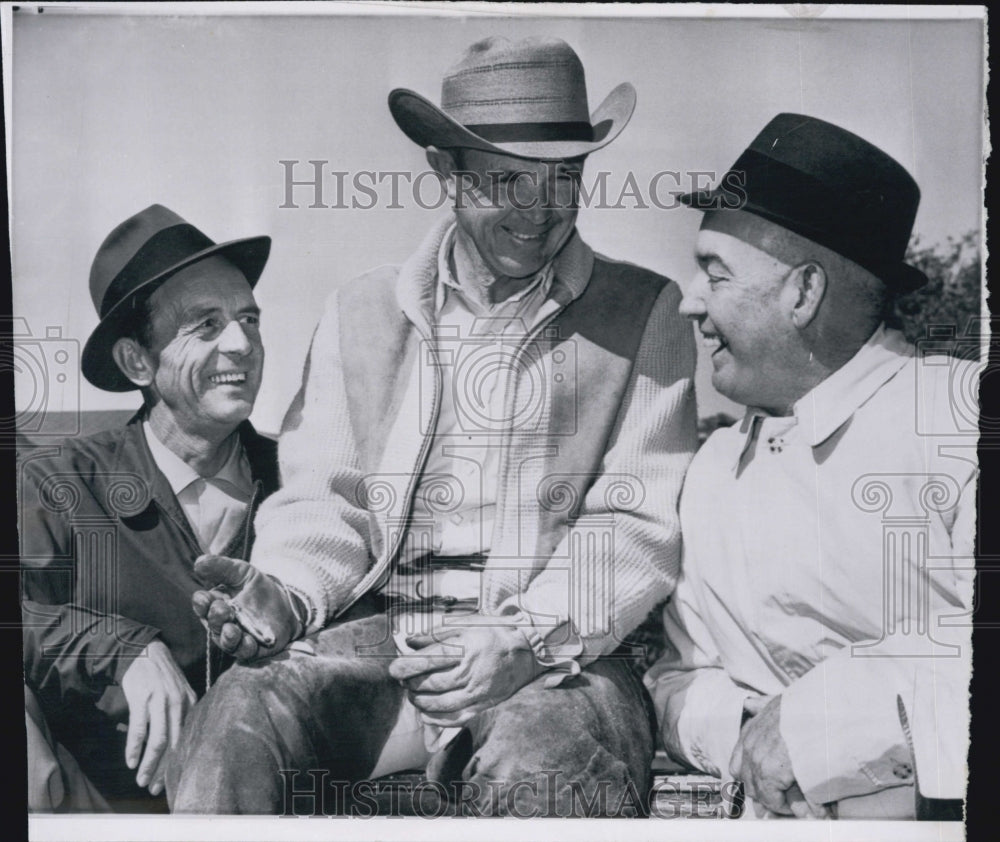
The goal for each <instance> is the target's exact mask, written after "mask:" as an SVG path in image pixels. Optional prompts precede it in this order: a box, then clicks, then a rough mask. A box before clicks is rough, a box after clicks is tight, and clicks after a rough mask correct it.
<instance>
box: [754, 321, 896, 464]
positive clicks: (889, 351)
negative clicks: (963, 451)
mask: <svg viewBox="0 0 1000 842" xmlns="http://www.w3.org/2000/svg"><path fill="white" fill-rule="evenodd" d="M912 358H913V346H912V345H911V344H910V343H909V342H907V341H906V339H905V337H904V336H903V334H902V333H901V332H900V331H898V330H894V329H892V328H887V327H886V326H885V324H880V325H879V326H878V328H877V329H876V330H875V332H874V333H873V334H872V335H871V336H870V337H869V339H868V341H867V342H866V343H865V344H864V345H862V346H861V348H860V349H859V350H858V352H857V353H856V354H855V355H854V356H853V357H851V359H849V360H848V361H847V362H846V363H845V364H844V365H842V366H841V367H840V368H838V369H837V370H836V371H835V372H833V374H831V375H830V376H829V377H827V378H826V379H825V380H823V381H822V382H821V383H818V384H817V385H816V386H814V387H813V388H812V389H811V390H810V391H809V392H807V393H806V394H805V395H803V396H802V397H801V398H799V400H797V401H796V402H795V404H794V405H793V407H792V416H793V417H791V418H789V419H787V423H788V424H789V425H791V424H795V425H796V426H797V427H798V430H799V435H800V436H801V437H802V439H803V440H804V441H806V442H807V443H808V444H809V446H810V447H818V446H819V445H821V444H822V443H823V442H825V441H826V440H827V439H828V438H830V436H832V435H833V434H834V433H835V432H837V430H839V429H840V428H841V427H843V426H844V424H846V423H847V422H848V421H849V420H850V419H851V418H852V417H853V415H854V413H855V412H857V410H858V409H859V408H861V407H862V406H863V405H864V404H865V403H867V401H868V400H869V399H870V398H871V397H872V396H873V395H874V394H875V393H876V392H877V391H878V390H879V389H880V388H881V387H882V386H883V385H885V383H887V382H888V381H889V380H891V379H892V378H893V377H894V376H895V375H896V374H897V373H898V372H899V370H900V369H901V368H903V366H905V365H906V364H907V362H909V361H910V360H911V359H912ZM770 417H771V416H769V415H768V413H766V412H765V411H764V410H762V409H759V408H758V407H752V406H751V407H747V410H746V414H745V416H744V418H743V421H742V422H741V424H740V428H739V429H740V435H741V436H742V437H743V447H741V448H740V456H739V458H738V459H737V467H738V466H739V464H740V463H741V462H742V460H743V458H744V456H745V455H746V453H747V450H748V448H749V447H750V445H751V444H752V442H753V438H754V436H755V435H756V434H757V431H758V429H759V428H760V426H761V424H762V423H764V419H767V418H770Z"/></svg>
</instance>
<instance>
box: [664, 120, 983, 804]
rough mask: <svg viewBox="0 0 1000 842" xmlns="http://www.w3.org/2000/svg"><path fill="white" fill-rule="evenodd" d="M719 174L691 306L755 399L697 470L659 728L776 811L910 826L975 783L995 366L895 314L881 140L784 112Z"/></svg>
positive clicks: (688, 499)
mask: <svg viewBox="0 0 1000 842" xmlns="http://www.w3.org/2000/svg"><path fill="white" fill-rule="evenodd" d="M722 184H725V185H730V188H731V187H732V185H738V189H730V188H720V189H717V190H714V191H707V192H704V193H696V194H688V195H686V196H684V197H683V201H684V202H685V203H686V204H688V205H690V206H691V207H693V208H697V209H699V210H702V211H704V212H705V216H704V219H703V222H702V225H701V231H700V233H699V235H698V241H697V246H696V249H695V257H696V259H697V262H698V267H699V268H698V273H697V275H696V276H695V278H694V279H693V281H692V282H691V285H690V286H689V287H688V288H687V290H686V292H685V296H684V300H683V302H682V304H681V310H682V312H683V313H684V314H685V315H686V316H688V317H689V318H690V319H692V320H693V321H694V322H695V323H696V324H697V327H698V330H699V331H700V333H701V335H702V337H703V342H704V343H705V345H706V346H707V347H708V348H709V350H710V351H711V354H712V357H711V359H712V366H713V373H712V382H713V384H714V385H715V388H716V389H718V390H719V391H720V392H721V393H722V394H724V395H726V396H727V397H729V398H732V399H733V400H735V401H738V402H740V403H742V404H745V405H746V406H747V412H746V416H745V418H744V420H743V423H742V424H739V425H736V426H734V427H731V428H728V429H724V430H718V431H716V432H715V433H714V434H713V435H712V436H711V437H710V438H709V439H708V441H707V442H706V443H705V444H704V445H703V447H702V448H701V450H700V451H699V452H698V455H697V456H696V457H695V459H694V461H693V462H692V464H691V468H690V470H689V472H688V475H687V479H686V481H685V487H684V494H683V497H682V499H681V526H682V529H683V533H684V560H683V572H682V576H681V580H680V582H679V584H678V586H677V590H676V591H675V592H674V595H673V597H672V599H671V601H670V602H669V604H668V605H667V607H666V609H665V610H664V619H665V624H666V632H667V638H668V644H669V645H668V652H667V654H666V655H665V656H664V657H663V658H662V660H661V661H660V662H659V663H657V664H656V665H654V667H653V669H652V670H651V671H650V672H649V673H648V674H647V686H648V687H649V688H650V691H651V692H652V694H653V697H654V700H655V703H656V709H657V713H658V716H659V719H660V735H661V737H662V739H663V742H664V744H665V746H666V748H667V750H668V751H669V752H670V754H671V755H673V756H674V757H675V758H676V759H678V760H681V761H683V762H685V763H687V764H689V765H691V766H693V767H695V768H697V769H700V770H704V771H706V772H710V773H712V774H715V775H719V776H721V777H723V778H731V779H735V780H738V781H742V783H743V784H744V786H745V790H746V794H747V795H748V796H749V797H750V799H751V801H752V809H753V810H754V811H756V812H757V813H758V814H760V813H761V812H764V811H769V812H770V813H772V814H779V815H780V814H784V815H796V816H809V815H813V816H839V817H842V818H843V817H847V816H852V817H856V816H867V817H870V818H893V817H897V818H903V817H912V816H914V815H916V814H918V813H920V812H921V810H920V809H918V805H919V804H925V803H928V802H925V801H921V800H918V799H917V797H916V794H917V793H916V792H915V785H916V787H917V788H918V790H919V794H920V795H921V796H922V797H924V798H926V799H934V801H935V802H939V803H940V802H944V801H946V800H949V799H956V798H961V797H962V794H963V792H964V766H965V747H966V746H967V745H968V708H967V690H968V680H969V671H968V670H969V663H970V656H971V652H970V646H969V644H970V640H969V635H968V631H969V624H968V621H967V618H965V617H963V615H964V614H966V613H967V612H968V611H969V610H970V609H971V586H972V582H971V574H972V570H971V568H972V565H973V562H972V556H973V537H974V532H975V496H976V450H975V447H976V441H975V432H974V425H973V428H972V429H973V432H972V438H971V440H970V438H969V435H970V434H969V429H968V428H967V427H966V426H965V425H964V422H963V420H962V418H961V411H962V410H963V409H965V408H966V407H961V406H959V407H956V402H957V401H966V402H967V401H968V395H967V394H965V393H964V392H963V389H962V387H961V384H962V383H969V382H975V380H977V379H978V378H977V377H976V376H975V373H974V372H975V366H976V364H975V362H964V361H959V360H957V359H951V358H948V357H937V356H920V355H916V354H915V349H914V346H913V345H911V344H909V343H908V342H907V341H906V340H905V339H904V337H903V335H902V334H901V333H900V332H899V331H898V330H895V329H893V328H891V327H889V326H888V325H887V324H886V316H887V313H888V312H890V309H891V304H892V300H893V298H894V297H895V296H897V295H901V294H905V293H906V292H908V291H910V290H913V289H916V288H917V287H919V286H920V285H922V284H923V283H924V282H925V281H926V278H925V276H924V275H923V274H922V273H921V272H920V271H919V270H917V269H915V268H913V267H911V266H908V265H906V264H905V263H904V262H903V258H904V254H905V250H906V246H907V242H908V240H909V237H910V232H911V228H912V226H913V221H914V218H915V216H916V212H917V205H918V202H919V195H920V194H919V190H918V187H917V184H916V183H915V182H914V180H913V178H912V177H911V176H910V175H909V174H908V173H907V172H906V171H905V170H904V169H903V167H902V166H900V165H899V164H898V163H897V162H896V161H895V160H893V159H892V158H891V157H890V156H888V155H887V154H885V153H884V152H883V151H882V150H880V149H878V148H876V147H875V146H873V145H872V144H870V143H868V142H867V141H865V140H863V139H862V138H860V137H857V136H856V135H854V134H852V133H850V132H848V131H845V130H844V129H842V128H839V127H837V126H834V125H831V124H830V123H827V122H824V121H822V120H818V119H816V118H813V117H808V116H802V115H798V114H780V115H778V116H777V117H775V118H774V119H773V120H772V121H771V122H770V123H769V124H768V125H767V126H766V127H765V129H764V130H763V131H762V132H761V133H760V134H759V135H758V136H757V138H756V139H755V140H754V141H753V143H752V144H751V145H750V147H749V148H748V149H747V150H746V151H745V152H744V153H743V154H742V155H741V156H740V158H739V160H737V162H736V163H735V164H734V165H733V167H732V169H731V171H730V172H729V173H727V175H726V176H725V177H724V178H723V180H722ZM963 328H964V326H963ZM970 378H971V380H970ZM956 409H957V410H958V411H956ZM970 411H971V413H972V414H973V415H974V414H975V407H972V408H971V409H970ZM958 815H959V817H960V816H961V811H960V810H959V813H958Z"/></svg>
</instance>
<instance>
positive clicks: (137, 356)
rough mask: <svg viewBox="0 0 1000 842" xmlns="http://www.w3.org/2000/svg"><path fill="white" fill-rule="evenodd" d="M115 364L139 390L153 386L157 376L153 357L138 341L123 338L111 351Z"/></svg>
mask: <svg viewBox="0 0 1000 842" xmlns="http://www.w3.org/2000/svg"><path fill="white" fill-rule="evenodd" d="M111 355H112V356H113V357H114V358H115V363H116V364H117V365H118V368H120V369H121V372H122V374H124V375H125V376H126V377H127V378H128V379H129V380H131V381H132V382H133V383H135V385H136V386H138V387H139V388H145V387H146V386H151V385H152V383H153V378H154V377H155V376H156V366H155V364H154V362H153V358H152V355H151V354H150V353H149V351H147V350H146V349H145V348H143V347H142V346H141V345H140V344H139V343H138V342H136V340H134V339H132V338H130V337H125V336H123V337H122V338H121V339H119V340H118V341H117V342H115V344H114V347H113V348H112V349H111Z"/></svg>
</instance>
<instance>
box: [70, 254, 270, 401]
mask: <svg viewBox="0 0 1000 842" xmlns="http://www.w3.org/2000/svg"><path fill="white" fill-rule="evenodd" d="M270 252H271V238H270V237H266V236H262V237H246V238H244V239H240V240H230V241H229V242H226V243H218V244H216V245H214V246H211V247H209V248H207V249H203V250H201V251H199V252H195V253H194V254H192V255H190V256H188V257H186V258H184V260H181V261H179V262H178V263H175V264H174V265H173V266H171V267H170V268H168V269H164V270H163V271H162V272H159V273H158V274H156V275H154V276H153V277H152V278H150V279H149V280H147V281H145V282H144V283H143V284H141V285H140V286H138V287H136V288H135V289H134V290H132V291H131V292H130V293H129V294H128V295H126V296H125V297H124V298H122V300H121V301H119V302H118V303H117V304H116V305H115V306H114V307H112V308H111V310H110V311H109V312H108V313H107V315H105V317H104V318H103V319H101V322H100V324H99V325H98V326H97V327H96V328H95V329H94V332H93V333H92V334H90V338H89V339H88V340H87V344H86V345H85V346H84V348H83V354H82V355H81V358H80V368H81V370H82V371H83V376H84V377H86V378H87V380H89V381H90V382H91V383H93V384H94V385H95V386H96V387H97V388H98V389H104V390H105V391H107V392H130V391H132V390H133V389H137V388H139V387H138V386H136V385H135V384H134V383H133V382H132V381H131V380H129V379H128V378H127V377H126V376H125V375H124V374H123V373H122V371H121V369H120V368H118V364H117V363H116V362H115V360H114V357H113V356H112V354H111V349H112V348H113V347H114V344H115V342H117V341H118V340H119V339H120V338H121V337H122V336H123V335H125V333H126V332H127V331H128V330H129V329H130V328H131V327H132V324H131V321H132V317H133V314H134V309H133V304H134V302H135V301H136V300H137V299H138V298H140V297H148V296H150V295H152V294H153V293H154V292H155V291H156V289H157V288H158V287H160V286H161V285H162V284H163V283H164V282H166V281H167V280H169V279H170V278H171V277H172V276H173V275H175V274H176V273H177V272H179V271H181V270H182V269H186V268H187V267H188V266H191V265H193V264H195V263H198V262H199V261H201V260H205V259H206V258H208V257H213V256H221V257H225V258H226V259H227V260H229V261H230V262H231V263H233V264H234V265H235V266H236V268H238V269H239V270H240V271H241V272H242V273H243V275H244V276H245V277H246V279H247V282H248V283H249V284H250V288H251V289H253V288H254V286H256V284H257V281H258V280H259V279H260V276H261V273H262V272H263V271H264V266H265V265H266V264H267V258H268V255H269V254H270Z"/></svg>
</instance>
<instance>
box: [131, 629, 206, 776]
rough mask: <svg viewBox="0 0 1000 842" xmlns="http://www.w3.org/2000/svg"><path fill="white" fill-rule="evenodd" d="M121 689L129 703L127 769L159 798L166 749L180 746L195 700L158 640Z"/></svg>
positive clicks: (133, 663) (151, 645)
mask: <svg viewBox="0 0 1000 842" xmlns="http://www.w3.org/2000/svg"><path fill="white" fill-rule="evenodd" d="M121 688H122V692H123V693H124V694H125V700H126V701H127V702H128V736H127V737H126V740H125V763H126V764H127V765H128V768H129V769H134V768H135V767H136V766H138V767H139V772H138V774H137V775H136V778H135V781H136V783H137V784H139V786H148V787H149V791H150V792H151V793H152V794H153V795H159V794H160V793H161V792H162V791H163V776H164V773H165V771H166V763H165V762H164V759H165V756H166V752H167V748H171V749H172V748H173V747H174V746H176V745H177V739H178V737H179V736H180V732H181V725H182V724H183V723H184V717H185V716H186V715H187V712H188V710H190V708H191V706H192V705H193V704H194V703H195V700H196V696H195V694H194V690H192V689H191V686H190V685H189V684H188V683H187V679H186V678H185V677H184V673H182V672H181V670H180V667H178V666H177V663H176V661H174V657H173V655H171V654H170V650H169V649H167V647H166V645H165V644H163V643H162V642H161V641H159V640H154V641H151V642H150V644H149V645H148V646H147V647H146V648H145V649H144V650H143V652H142V654H141V655H140V656H139V657H138V658H136V659H135V660H134V661H132V665H131V666H130V667H129V668H128V669H127V670H126V671H125V674H124V675H123V676H122V680H121ZM144 743H145V746H146V750H145V752H143V750H142V747H143V744H144ZM140 755H141V757H142V763H141V764H140V763H139V758H140Z"/></svg>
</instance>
